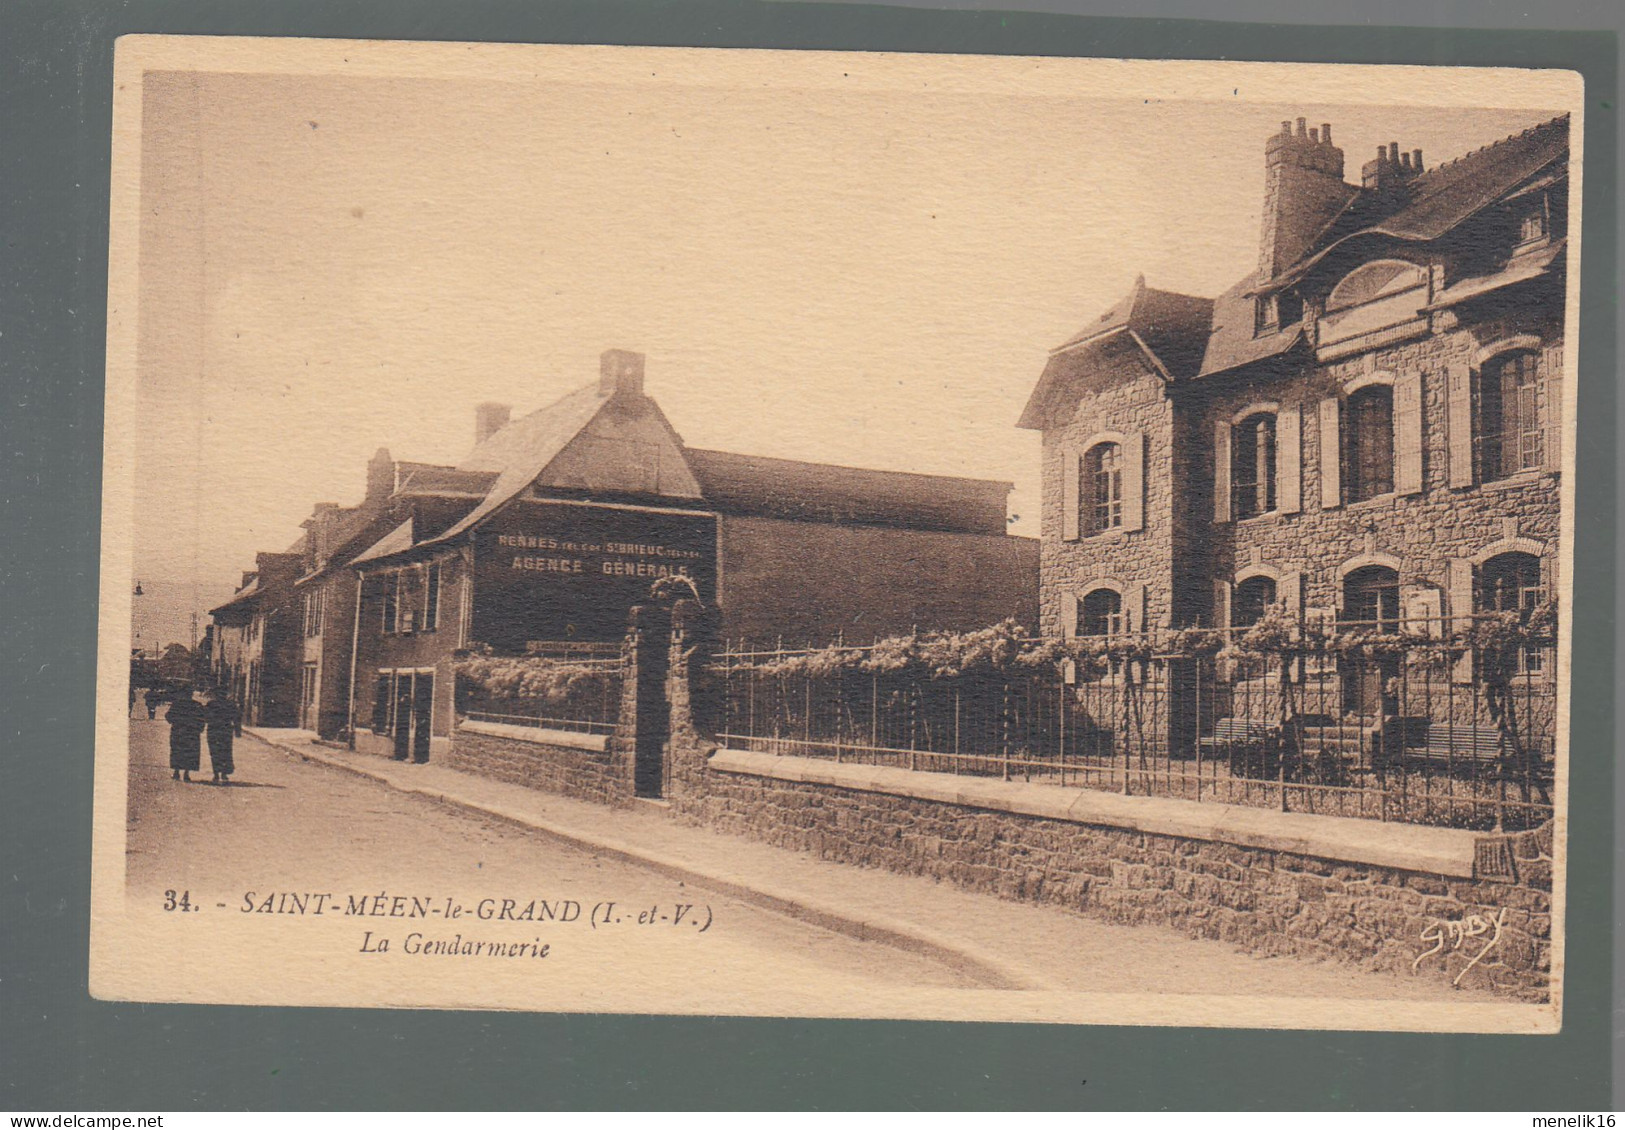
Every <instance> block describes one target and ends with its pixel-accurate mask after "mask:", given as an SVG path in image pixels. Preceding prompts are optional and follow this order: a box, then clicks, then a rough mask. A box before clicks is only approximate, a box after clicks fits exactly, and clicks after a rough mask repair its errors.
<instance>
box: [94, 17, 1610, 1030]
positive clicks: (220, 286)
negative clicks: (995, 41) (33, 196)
mask: <svg viewBox="0 0 1625 1130" xmlns="http://www.w3.org/2000/svg"><path fill="white" fill-rule="evenodd" d="M115 85H116V91H115V95H114V97H115V106H114V111H115V112H114V152H113V183H112V200H111V249H110V254H111V266H110V293H109V296H108V319H109V321H108V371H107V430H106V441H105V442H106V479H105V495H104V498H105V502H104V524H103V559H102V585H103V587H102V605H101V639H100V646H101V654H100V684H99V685H100V694H99V699H98V711H99V718H98V742H97V749H96V778H95V780H96V822H95V828H96V832H95V836H96V838H95V845H94V907H93V919H92V937H91V952H90V955H89V959H90V988H91V991H92V992H93V993H94V994H95V995H96V996H97V997H100V998H104V999H121V1000H144V1001H175V1002H200V1003H211V1002H214V1003H234V1004H273V1005H338V1006H392V1007H439V1008H490V1009H517V1010H534V1011H558V1012H619V1013H682V1014H722V1015H754V1016H820V1017H884V1018H923V1019H949V1020H955V1019H964V1020H1016V1021H1041V1022H1064V1023H1112V1024H1120V1023H1130V1024H1180V1025H1211V1026H1248V1027H1260V1026H1273V1027H1302V1028H1331V1029H1336V1028H1342V1029H1373V1030H1382V1029H1395V1030H1431V1031H1463V1032H1524V1033H1539V1032H1552V1031H1555V1030H1557V1028H1558V1026H1559V1018H1560V1006H1561V999H1562V970H1563V890H1564V866H1565V861H1564V846H1565V803H1566V791H1565V790H1566V780H1567V778H1566V772H1565V768H1566V764H1567V718H1568V701H1567V695H1568V686H1569V652H1568V642H1567V641H1568V639H1569V624H1570V618H1571V616H1572V611H1573V610H1572V606H1571V600H1570V595H1569V594H1570V589H1571V584H1570V573H1571V567H1570V562H1571V543H1572V532H1573V518H1574V510H1573V499H1574V476H1573V471H1572V468H1573V456H1574V451H1573V444H1572V442H1571V441H1570V437H1571V435H1572V424H1573V421H1574V419H1575V413H1576V410H1577V404H1578V405H1579V406H1580V407H1583V406H1584V403H1585V390H1584V389H1583V388H1581V387H1579V385H1580V382H1579V381H1578V380H1577V371H1576V360H1575V359H1576V348H1575V332H1576V319H1575V311H1576V308H1577V303H1578V297H1579V295H1578V286H1579V282H1578V278H1579V274H1578V269H1577V263H1576V258H1577V256H1578V254H1579V225H1580V215H1579V206H1580V198H1581V193H1580V192H1579V172H1580V168H1581V151H1580V142H1581V134H1582V130H1581V120H1580V115H1581V113H1582V110H1583V98H1582V93H1583V92H1582V89H1581V83H1580V80H1579V78H1578V76H1576V75H1574V74H1572V73H1569V72H1561V71H1515V70H1505V69H1499V70H1497V69H1471V68H1443V67H1439V68H1434V67H1377V66H1322V65H1281V64H1240V63H1238V64H1230V63H1223V64H1219V63H1185V62H1143V61H1142V62H1135V61H1122V60H1105V59H1066V58H1012V57H980V56H930V55H896V54H893V55H886V54H862V53H834V52H804V51H798V52H774V51H745V50H702V49H654V48H635V49H634V48H621V47H563V46H524V45H517V46H515V45H506V46H499V45H488V44H424V43H411V44H408V43H390V42H346V41H317V40H277V39H210V38H183V37H134V38H127V39H124V40H121V41H120V43H119V48H118V56H117V70H116V84H115Z"/></svg>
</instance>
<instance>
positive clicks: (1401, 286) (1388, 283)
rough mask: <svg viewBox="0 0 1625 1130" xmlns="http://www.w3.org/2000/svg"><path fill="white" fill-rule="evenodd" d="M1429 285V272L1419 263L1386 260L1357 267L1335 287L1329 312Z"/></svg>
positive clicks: (1330, 300) (1328, 307) (1329, 300)
mask: <svg viewBox="0 0 1625 1130" xmlns="http://www.w3.org/2000/svg"><path fill="white" fill-rule="evenodd" d="M1426 285H1427V272H1426V271H1424V270H1423V269H1422V268H1421V267H1418V266H1417V265H1416V264H1415V263H1407V262H1404V261H1403V260H1400V259H1384V260H1381V261H1379V262H1376V263H1367V264H1365V265H1364V266H1361V267H1356V268H1355V269H1354V270H1352V271H1350V272H1349V273H1348V274H1346V275H1344V276H1343V278H1342V280H1341V281H1340V282H1339V283H1338V284H1337V285H1336V286H1335V287H1333V288H1332V292H1331V294H1330V295H1329V296H1327V298H1326V309H1327V311H1329V312H1335V311H1338V310H1347V309H1349V308H1350V307H1352V306H1363V305H1364V304H1365V303H1367V302H1376V301H1378V300H1380V299H1385V298H1390V297H1392V296H1393V295H1396V294H1404V293H1405V292H1406V291H1408V290H1414V289H1416V288H1417V287H1421V286H1426Z"/></svg>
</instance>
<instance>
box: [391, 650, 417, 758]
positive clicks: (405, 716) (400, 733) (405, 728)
mask: <svg viewBox="0 0 1625 1130" xmlns="http://www.w3.org/2000/svg"><path fill="white" fill-rule="evenodd" d="M394 697H395V709H394V711H393V714H394V718H395V731H394V733H393V734H392V735H391V737H392V738H393V739H394V751H393V754H394V758H395V760H396V761H405V760H407V759H408V758H409V757H411V756H412V675H411V673H410V672H408V671H402V672H400V673H399V674H397V675H396V676H395V696H394Z"/></svg>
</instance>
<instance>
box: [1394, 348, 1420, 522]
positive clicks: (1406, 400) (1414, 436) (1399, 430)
mask: <svg viewBox="0 0 1625 1130" xmlns="http://www.w3.org/2000/svg"><path fill="white" fill-rule="evenodd" d="M1394 492H1395V493H1396V494H1421V493H1422V374H1421V373H1419V372H1416V371H1415V370H1411V371H1410V372H1405V373H1401V374H1399V376H1398V377H1397V378H1395V380H1394Z"/></svg>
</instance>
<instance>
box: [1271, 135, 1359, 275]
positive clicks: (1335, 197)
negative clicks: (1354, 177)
mask: <svg viewBox="0 0 1625 1130" xmlns="http://www.w3.org/2000/svg"><path fill="white" fill-rule="evenodd" d="M1307 125H1308V123H1307V122H1306V121H1305V120H1304V119H1303V118H1299V119H1298V128H1297V131H1296V132H1294V131H1293V129H1292V123H1291V122H1282V123H1281V130H1280V132H1279V133H1276V134H1274V135H1273V136H1271V137H1270V139H1269V140H1268V141H1266V142H1265V143H1264V230H1263V234H1262V236H1261V237H1260V239H1259V250H1258V269H1259V272H1260V273H1261V274H1262V275H1263V276H1264V277H1265V278H1270V277H1272V276H1274V275H1275V274H1276V273H1278V272H1279V271H1281V270H1283V269H1284V268H1286V267H1290V266H1291V265H1292V264H1293V263H1295V262H1297V261H1298V260H1299V259H1300V258H1302V256H1303V254H1304V252H1305V251H1307V250H1308V249H1309V242H1310V240H1312V239H1314V238H1315V236H1316V235H1318V234H1319V233H1320V231H1321V229H1322V228H1324V227H1325V226H1326V224H1327V223H1328V222H1330V221H1331V219H1332V217H1334V216H1336V215H1337V213H1338V212H1339V211H1340V210H1341V209H1342V207H1343V205H1344V204H1346V203H1348V199H1349V196H1350V194H1351V193H1352V192H1353V188H1352V186H1350V185H1348V184H1345V183H1344V181H1343V151H1342V150H1341V149H1339V148H1337V147H1336V146H1335V145H1333V144H1332V127H1331V124H1330V123H1325V124H1323V125H1322V126H1321V127H1320V128H1319V129H1318V130H1316V129H1308V128H1307Z"/></svg>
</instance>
